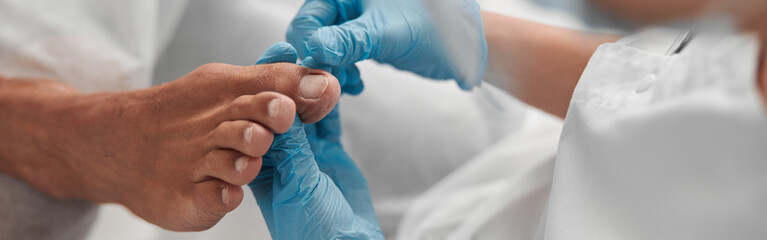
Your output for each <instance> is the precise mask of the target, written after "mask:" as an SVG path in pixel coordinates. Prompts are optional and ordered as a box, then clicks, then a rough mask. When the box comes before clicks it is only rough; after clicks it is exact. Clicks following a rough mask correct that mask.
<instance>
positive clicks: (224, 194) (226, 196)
mask: <svg viewBox="0 0 767 240" xmlns="http://www.w3.org/2000/svg"><path fill="white" fill-rule="evenodd" d="M221 203H223V204H224V206H226V205H229V190H228V189H226V186H224V188H222V189H221Z"/></svg>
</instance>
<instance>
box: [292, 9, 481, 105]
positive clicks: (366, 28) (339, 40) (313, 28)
mask: <svg viewBox="0 0 767 240" xmlns="http://www.w3.org/2000/svg"><path fill="white" fill-rule="evenodd" d="M455 1H460V3H459V4H461V6H465V7H464V8H462V9H464V10H465V11H466V14H467V15H468V16H471V19H472V22H474V23H476V26H477V27H476V31H477V33H476V34H477V35H478V37H480V38H481V43H482V44H481V46H466V47H467V48H476V51H480V52H481V53H482V57H481V59H482V63H481V70H480V71H479V72H478V74H479V76H474V77H476V79H482V74H484V70H485V68H486V67H487V43H486V41H485V38H484V32H483V31H482V22H481V18H480V14H479V6H478V5H477V3H476V2H475V1H474V0H455ZM287 39H288V42H290V43H291V44H293V46H296V48H298V53H299V55H300V56H301V57H307V56H311V57H313V58H314V59H315V60H316V61H317V62H319V63H321V64H326V65H331V66H341V67H343V68H355V69H356V67H354V65H353V64H354V63H355V62H358V61H361V60H365V59H374V60H376V61H378V62H381V63H387V64H391V65H392V66H394V67H396V68H398V69H401V70H406V71H411V72H413V73H416V74H419V75H421V76H424V77H428V78H433V79H455V80H456V82H457V83H458V85H459V86H460V87H461V88H462V89H466V90H468V89H471V88H472V87H473V85H471V84H470V83H469V82H468V81H465V80H464V79H463V78H462V77H461V76H460V74H459V73H458V71H457V68H456V67H454V65H453V62H454V61H451V60H450V59H449V58H448V54H447V52H446V50H445V48H444V47H443V43H442V41H440V39H439V34H438V32H437V30H436V28H435V26H434V23H433V22H432V20H431V19H430V17H429V14H428V12H426V11H425V9H424V8H423V6H422V5H421V4H420V2H419V1H418V0H307V1H306V3H305V4H304V5H303V6H302V7H301V9H300V10H299V11H298V14H297V15H296V17H295V18H294V19H293V21H292V22H291V24H290V27H289V28H288V32H287ZM353 72H359V71H358V70H355V71H353ZM346 77H347V78H348V79H347V80H346V81H348V82H353V83H354V82H359V81H360V80H359V74H356V75H354V74H349V75H348V76H346Z"/></svg>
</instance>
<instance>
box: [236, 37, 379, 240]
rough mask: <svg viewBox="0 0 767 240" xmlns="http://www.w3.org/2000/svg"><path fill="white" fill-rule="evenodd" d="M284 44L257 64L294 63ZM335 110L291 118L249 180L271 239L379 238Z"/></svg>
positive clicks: (364, 185) (364, 184)
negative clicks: (311, 119) (306, 119)
mask: <svg viewBox="0 0 767 240" xmlns="http://www.w3.org/2000/svg"><path fill="white" fill-rule="evenodd" d="M296 59H297V54H296V52H295V49H294V48H292V47H291V46H290V45H289V44H287V43H280V44H277V45H275V46H272V48H270V49H269V50H267V52H266V53H265V54H264V56H263V57H262V59H261V60H259V63H274V62H295V61H296ZM340 129H341V128H340V122H339V116H338V111H337V110H336V109H334V110H333V111H332V112H331V113H330V114H329V115H328V116H327V117H325V118H324V119H323V120H321V121H320V122H318V123H315V124H309V125H304V124H302V123H301V120H300V119H298V118H297V119H295V120H294V121H293V125H292V126H291V128H290V130H288V132H286V133H285V134H277V135H275V137H274V143H273V144H272V147H271V148H270V150H269V151H268V152H267V153H266V155H264V157H263V166H262V167H261V172H260V173H259V175H258V177H256V179H255V180H253V181H252V182H251V183H250V184H248V185H249V186H250V188H251V190H252V191H253V194H254V195H255V197H256V200H257V201H258V205H259V206H260V207H261V212H262V214H263V216H264V219H265V221H266V224H267V226H268V227H269V231H270V233H271V235H272V238H273V239H383V238H384V237H383V233H382V232H381V229H380V227H379V226H378V220H377V219H376V216H375V212H374V210H373V205H372V202H371V200H370V191H369V190H368V187H367V182H366V181H365V178H364V176H363V175H362V172H361V171H360V170H359V168H357V166H356V165H355V164H354V162H353V161H352V160H351V158H349V156H348V155H347V154H346V151H344V149H343V147H342V146H341V142H340V136H341V132H340Z"/></svg>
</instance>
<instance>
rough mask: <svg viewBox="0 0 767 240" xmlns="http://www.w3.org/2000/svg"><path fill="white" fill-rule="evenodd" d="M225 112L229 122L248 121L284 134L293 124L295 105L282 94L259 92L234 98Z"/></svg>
mask: <svg viewBox="0 0 767 240" xmlns="http://www.w3.org/2000/svg"><path fill="white" fill-rule="evenodd" d="M226 112H227V113H226V114H227V118H228V119H230V120H243V119H244V120H250V121H253V122H257V123H259V124H261V125H262V126H264V127H266V128H268V129H270V130H272V131H275V132H277V133H284V132H285V131H287V130H288V128H290V125H292V124H293V119H295V116H296V104H295V103H294V102H293V100H292V99H291V98H289V97H287V96H285V95H283V94H280V93H276V92H261V93H258V94H256V95H244V96H240V97H238V98H236V99H235V100H234V101H233V102H232V104H230V106H228V107H227V108H226Z"/></svg>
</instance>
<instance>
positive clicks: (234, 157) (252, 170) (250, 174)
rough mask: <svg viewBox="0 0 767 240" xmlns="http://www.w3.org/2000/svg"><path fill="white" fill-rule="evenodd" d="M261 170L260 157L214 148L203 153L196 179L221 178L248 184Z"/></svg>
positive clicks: (238, 184)
mask: <svg viewBox="0 0 767 240" xmlns="http://www.w3.org/2000/svg"><path fill="white" fill-rule="evenodd" d="M259 171H261V158H256V157H250V156H247V155H244V154H242V153H239V152H235V151H231V150H214V151H211V152H209V153H208V154H207V155H205V158H204V159H203V160H202V164H201V168H200V170H199V171H198V172H199V173H198V174H197V177H196V178H195V179H196V181H202V180H207V179H211V178H217V179H221V180H223V181H225V182H227V183H229V184H232V185H236V186H242V185H245V184H248V183H249V182H250V181H252V180H253V179H254V178H256V176H258V172H259Z"/></svg>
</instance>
